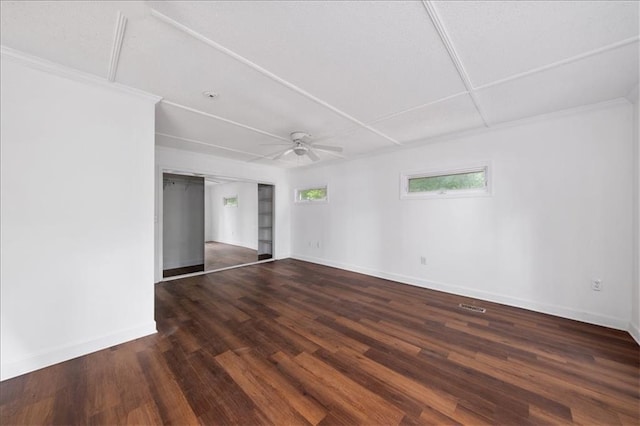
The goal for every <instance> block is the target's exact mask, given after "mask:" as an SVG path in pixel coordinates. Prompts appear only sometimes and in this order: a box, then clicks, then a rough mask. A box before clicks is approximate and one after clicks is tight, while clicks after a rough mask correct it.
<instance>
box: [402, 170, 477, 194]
mask: <svg viewBox="0 0 640 426" xmlns="http://www.w3.org/2000/svg"><path fill="white" fill-rule="evenodd" d="M400 184H401V197H402V198H431V197H447V196H449V197H451V196H474V195H486V194H488V193H489V167H488V166H487V165H486V164H485V165H480V166H475V167H467V168H460V169H449V170H439V171H429V172H423V173H412V174H405V175H402V176H401V182H400Z"/></svg>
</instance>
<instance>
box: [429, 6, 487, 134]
mask: <svg viewBox="0 0 640 426" xmlns="http://www.w3.org/2000/svg"><path fill="white" fill-rule="evenodd" d="M422 4H423V5H424V7H425V9H427V13H428V14H429V18H431V22H433V25H434V27H435V28H436V31H438V35H439V36H440V40H442V43H443V44H444V47H445V48H446V49H447V52H448V53H449V57H450V58H451V61H453V65H455V67H456V70H458V74H459V75H460V79H461V80H462V83H463V84H464V86H465V87H466V88H467V90H468V91H469V96H471V100H472V101H473V105H474V106H475V107H476V110H477V111H478V114H479V115H480V118H482V122H483V123H484V125H485V126H486V127H489V124H488V123H487V120H486V119H485V116H484V114H483V113H482V109H481V108H480V104H479V102H478V99H477V97H476V95H475V93H474V90H475V89H474V88H473V85H472V84H471V80H470V79H469V75H468V74H467V71H466V70H465V68H464V65H463V64H462V61H461V60H460V56H458V52H456V49H455V47H454V46H453V42H452V41H451V37H449V34H448V33H447V30H446V29H445V27H444V23H443V22H442V20H441V19H440V15H438V12H437V11H436V9H435V7H434V6H433V4H432V3H431V1H430V0H422Z"/></svg>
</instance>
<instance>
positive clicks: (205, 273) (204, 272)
mask: <svg viewBox="0 0 640 426" xmlns="http://www.w3.org/2000/svg"><path fill="white" fill-rule="evenodd" d="M286 257H289V256H286ZM286 257H281V258H278V259H276V258H275V256H274V257H272V258H271V259H265V260H258V261H257V262H251V263H242V264H240V265H233V266H227V267H226V268H220V269H212V270H210V271H201V272H193V273H191V274H184V275H175V276H173V277H163V278H162V279H161V280H160V281H158V283H162V282H166V281H175V280H179V279H181V278H190V277H198V276H200V275H207V274H213V273H215V272H221V271H228V270H229V269H237V268H244V267H245V266H252V265H260V264H261V263H269V262H274V261H276V260H280V259H286ZM158 283H156V284H158Z"/></svg>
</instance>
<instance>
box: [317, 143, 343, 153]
mask: <svg viewBox="0 0 640 426" xmlns="http://www.w3.org/2000/svg"><path fill="white" fill-rule="evenodd" d="M312 146H313V147H314V148H315V149H320V150H322V151H331V152H342V147H341V146H331V145H316V144H313V145H312Z"/></svg>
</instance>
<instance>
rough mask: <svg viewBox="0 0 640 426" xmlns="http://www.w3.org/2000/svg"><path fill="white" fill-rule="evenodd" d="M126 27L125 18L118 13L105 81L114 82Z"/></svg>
mask: <svg viewBox="0 0 640 426" xmlns="http://www.w3.org/2000/svg"><path fill="white" fill-rule="evenodd" d="M126 27H127V17H126V16H124V15H123V13H122V11H120V10H119V11H118V14H117V17H116V29H115V33H114V35H113V45H112V46H111V58H110V60H109V70H108V72H107V80H109V81H115V79H116V72H117V71H118V62H119V61H120V51H121V50H122V41H123V40H124V31H125V29H126Z"/></svg>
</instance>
